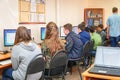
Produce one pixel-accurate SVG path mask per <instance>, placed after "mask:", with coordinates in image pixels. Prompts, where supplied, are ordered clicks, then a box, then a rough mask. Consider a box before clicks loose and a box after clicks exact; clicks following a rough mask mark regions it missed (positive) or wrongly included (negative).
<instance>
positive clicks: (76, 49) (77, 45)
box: [64, 23, 83, 68]
mask: <svg viewBox="0 0 120 80" xmlns="http://www.w3.org/2000/svg"><path fill="white" fill-rule="evenodd" d="M64 33H65V35H66V37H65V39H66V46H65V50H66V52H67V54H68V58H69V59H75V58H79V57H80V56H81V50H82V47H83V43H82V41H81V39H80V37H79V35H77V34H76V33H74V32H73V31H72V24H70V23H68V24H65V25H64ZM73 63H74V62H70V61H69V62H68V68H71V67H72V66H73V65H72V64H73Z"/></svg>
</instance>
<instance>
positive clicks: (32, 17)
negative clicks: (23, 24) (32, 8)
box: [30, 13, 38, 22]
mask: <svg viewBox="0 0 120 80" xmlns="http://www.w3.org/2000/svg"><path fill="white" fill-rule="evenodd" d="M30 21H31V22H38V20H37V14H36V13H31V14H30Z"/></svg>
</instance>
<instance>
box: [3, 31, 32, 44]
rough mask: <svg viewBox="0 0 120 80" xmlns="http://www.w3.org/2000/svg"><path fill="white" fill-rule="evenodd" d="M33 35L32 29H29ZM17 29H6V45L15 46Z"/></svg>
mask: <svg viewBox="0 0 120 80" xmlns="http://www.w3.org/2000/svg"><path fill="white" fill-rule="evenodd" d="M28 32H29V33H30V35H31V30H30V29H28ZM15 34H16V29H4V46H13V45H14V41H15Z"/></svg>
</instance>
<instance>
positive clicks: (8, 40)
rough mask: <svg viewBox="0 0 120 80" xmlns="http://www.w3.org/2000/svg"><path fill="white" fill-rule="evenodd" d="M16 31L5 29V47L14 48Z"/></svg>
mask: <svg viewBox="0 0 120 80" xmlns="http://www.w3.org/2000/svg"><path fill="white" fill-rule="evenodd" d="M15 34H16V30H15V29H5V30H4V46H13V45H14V40H15Z"/></svg>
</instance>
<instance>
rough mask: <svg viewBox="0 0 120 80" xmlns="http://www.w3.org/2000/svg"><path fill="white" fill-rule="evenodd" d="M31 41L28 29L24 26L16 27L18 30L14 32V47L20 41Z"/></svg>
mask: <svg viewBox="0 0 120 80" xmlns="http://www.w3.org/2000/svg"><path fill="white" fill-rule="evenodd" d="M31 40H32V38H31V36H30V33H29V31H28V29H27V28H26V27H24V26H20V27H18V29H17V30H16V35H15V41H14V45H16V44H17V43H20V42H22V41H23V42H29V41H31Z"/></svg>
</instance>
